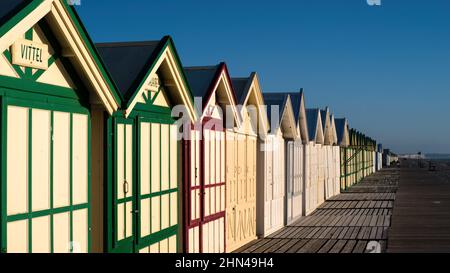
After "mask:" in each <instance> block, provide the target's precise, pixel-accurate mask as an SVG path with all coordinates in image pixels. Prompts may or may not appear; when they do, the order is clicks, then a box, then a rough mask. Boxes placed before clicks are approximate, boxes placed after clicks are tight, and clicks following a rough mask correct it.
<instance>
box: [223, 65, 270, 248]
mask: <svg viewBox="0 0 450 273" xmlns="http://www.w3.org/2000/svg"><path fill="white" fill-rule="evenodd" d="M232 83H233V87H234V90H235V93H236V98H237V101H238V107H237V108H238V111H239V112H240V116H241V117H242V124H241V126H240V127H239V128H238V127H236V128H234V130H232V129H229V130H227V131H226V143H225V149H226V165H225V170H226V171H225V173H226V204H225V207H226V218H225V220H226V249H227V252H231V251H233V250H235V249H237V248H239V247H241V246H243V245H244V244H246V243H248V242H250V241H251V240H253V239H256V176H257V158H256V155H257V149H258V148H259V147H261V146H262V145H264V141H265V136H266V135H267V130H268V128H269V124H268V120H267V113H266V109H265V104H264V99H263V95H262V93H261V87H260V84H259V80H258V76H257V74H256V73H255V72H253V73H251V75H250V76H249V77H245V78H232ZM258 136H259V137H258Z"/></svg>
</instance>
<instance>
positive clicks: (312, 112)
mask: <svg viewBox="0 0 450 273" xmlns="http://www.w3.org/2000/svg"><path fill="white" fill-rule="evenodd" d="M306 117H307V122H308V134H309V141H314V142H316V143H319V144H323V128H322V117H321V115H320V110H319V109H317V108H315V109H306Z"/></svg>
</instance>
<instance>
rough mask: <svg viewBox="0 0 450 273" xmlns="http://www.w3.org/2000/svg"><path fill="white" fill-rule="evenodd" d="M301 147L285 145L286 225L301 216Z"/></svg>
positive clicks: (299, 145)
mask: <svg viewBox="0 0 450 273" xmlns="http://www.w3.org/2000/svg"><path fill="white" fill-rule="evenodd" d="M303 160H304V158H303V145H302V144H301V143H300V142H298V141H289V142H287V145H286V223H291V222H292V221H293V220H295V219H296V218H298V217H300V216H301V215H302V214H303Z"/></svg>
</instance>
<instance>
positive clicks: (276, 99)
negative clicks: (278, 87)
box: [263, 92, 289, 127]
mask: <svg viewBox="0 0 450 273" xmlns="http://www.w3.org/2000/svg"><path fill="white" fill-rule="evenodd" d="M288 97H289V95H288V94H287V93H277V92H273V93H263V98H264V102H265V104H266V106H267V118H268V120H269V125H270V126H271V127H272V124H271V122H272V106H278V126H279V125H281V118H282V115H283V111H284V108H285V107H286V102H287V98H288Z"/></svg>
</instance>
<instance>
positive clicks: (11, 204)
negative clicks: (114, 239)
mask: <svg viewBox="0 0 450 273" xmlns="http://www.w3.org/2000/svg"><path fill="white" fill-rule="evenodd" d="M7 103H10V101H8V102H7ZM31 104H32V105H37V106H39V107H41V108H34V107H29V106H28V105H31ZM55 108H56V107H54V106H52V107H50V106H48V105H45V104H42V105H38V104H34V103H30V102H22V101H20V102H19V101H17V102H16V101H15V103H14V104H6V105H4V108H3V109H4V111H3V112H2V124H4V125H5V126H4V127H3V128H6V131H3V133H2V135H3V136H4V138H3V141H5V142H4V144H3V145H4V147H6V151H5V155H6V158H3V160H4V161H3V162H5V169H4V172H5V180H3V179H2V181H1V183H2V192H1V194H2V197H3V198H2V201H3V202H4V203H3V205H4V206H3V207H2V209H3V212H2V213H4V214H3V215H2V216H4V217H3V219H2V221H4V222H3V223H4V224H5V226H4V228H3V229H2V238H3V240H2V246H1V248H2V250H3V251H4V252H9V253H27V252H28V253H51V252H53V253H61V252H65V253H68V252H89V250H90V231H89V217H90V215H89V214H90V200H89V168H90V167H89V158H88V156H89V152H90V146H89V142H90V136H89V130H90V128H89V126H90V124H89V115H88V113H87V111H86V110H83V109H77V111H78V110H79V111H80V112H67V111H69V110H68V109H65V107H58V108H57V109H55ZM50 109H51V110H50ZM74 110H75V109H74Z"/></svg>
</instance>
